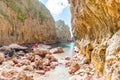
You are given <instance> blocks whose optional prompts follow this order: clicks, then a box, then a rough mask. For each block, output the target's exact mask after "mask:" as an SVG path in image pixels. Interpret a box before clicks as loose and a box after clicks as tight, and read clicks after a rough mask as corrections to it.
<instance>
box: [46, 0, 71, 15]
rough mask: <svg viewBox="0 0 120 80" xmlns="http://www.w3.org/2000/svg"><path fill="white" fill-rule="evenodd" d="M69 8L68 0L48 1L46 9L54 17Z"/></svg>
mask: <svg viewBox="0 0 120 80" xmlns="http://www.w3.org/2000/svg"><path fill="white" fill-rule="evenodd" d="M67 6H69V4H68V0H48V1H47V3H46V7H47V8H48V9H49V10H50V12H51V13H52V14H54V15H59V14H60V13H62V11H63V10H64V9H65V8H66V7H67Z"/></svg>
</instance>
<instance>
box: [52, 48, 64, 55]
mask: <svg viewBox="0 0 120 80" xmlns="http://www.w3.org/2000/svg"><path fill="white" fill-rule="evenodd" d="M50 52H51V53H54V54H56V53H63V52H64V50H63V49H62V48H61V47H57V48H53V49H51V50H50Z"/></svg>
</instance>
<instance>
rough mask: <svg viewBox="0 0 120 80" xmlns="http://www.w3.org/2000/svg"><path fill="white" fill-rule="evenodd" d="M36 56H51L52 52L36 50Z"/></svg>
mask: <svg viewBox="0 0 120 80" xmlns="http://www.w3.org/2000/svg"><path fill="white" fill-rule="evenodd" d="M34 53H35V55H40V56H42V57H45V55H46V54H51V52H50V51H49V50H48V49H39V48H38V49H35V50H34Z"/></svg>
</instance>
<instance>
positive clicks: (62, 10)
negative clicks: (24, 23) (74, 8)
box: [40, 0, 71, 27]
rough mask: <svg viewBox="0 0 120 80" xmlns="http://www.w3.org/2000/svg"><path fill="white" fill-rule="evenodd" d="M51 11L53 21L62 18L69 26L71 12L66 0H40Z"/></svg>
mask: <svg viewBox="0 0 120 80" xmlns="http://www.w3.org/2000/svg"><path fill="white" fill-rule="evenodd" d="M40 1H41V2H42V3H43V4H44V5H45V6H46V7H47V8H48V9H49V11H50V12H51V14H52V16H53V18H54V20H55V21H57V20H60V19H61V20H63V21H64V22H65V24H67V25H68V26H69V27H71V13H70V5H69V4H68V0H40Z"/></svg>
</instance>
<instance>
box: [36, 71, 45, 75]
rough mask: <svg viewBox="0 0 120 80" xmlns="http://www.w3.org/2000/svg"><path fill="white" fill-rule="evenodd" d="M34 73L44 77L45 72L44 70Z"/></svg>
mask: <svg viewBox="0 0 120 80" xmlns="http://www.w3.org/2000/svg"><path fill="white" fill-rule="evenodd" d="M36 73H38V74H40V75H44V74H45V71H44V70H39V71H36Z"/></svg>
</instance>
